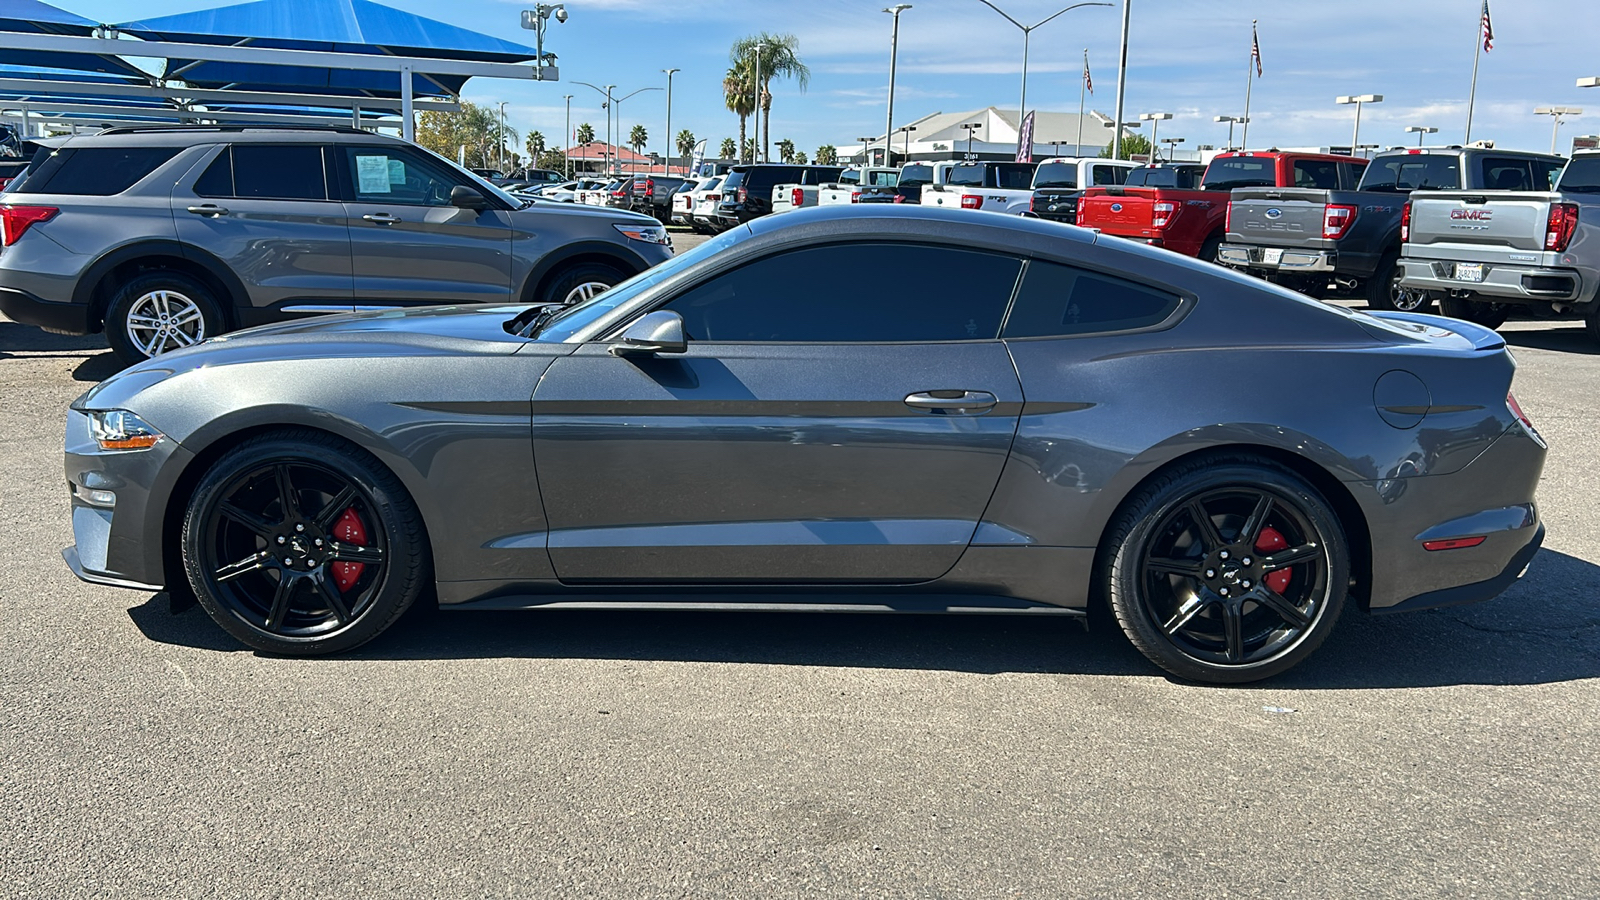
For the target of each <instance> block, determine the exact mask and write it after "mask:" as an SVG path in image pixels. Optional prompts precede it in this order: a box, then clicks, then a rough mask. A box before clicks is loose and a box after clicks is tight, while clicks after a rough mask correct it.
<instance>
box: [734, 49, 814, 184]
mask: <svg viewBox="0 0 1600 900" xmlns="http://www.w3.org/2000/svg"><path fill="white" fill-rule="evenodd" d="M757 45H760V47H761V84H760V85H759V86H758V90H757V95H758V96H759V97H760V98H761V100H760V102H761V135H760V140H761V147H762V149H763V152H762V154H761V155H762V158H766V157H767V156H768V154H767V153H766V152H765V151H766V150H767V149H768V148H770V146H771V144H772V127H771V126H772V81H773V79H774V78H777V79H780V80H781V79H787V78H793V79H794V81H795V84H797V85H799V87H800V90H802V91H803V90H805V89H806V88H807V87H808V86H809V85H810V84H811V69H809V68H807V66H806V64H805V63H804V62H803V61H801V59H800V39H799V38H797V37H795V36H794V35H792V34H769V33H767V32H765V31H763V32H761V33H760V34H757V35H751V36H750V37H747V38H744V39H742V40H740V41H737V42H735V43H734V45H733V50H732V52H731V53H730V54H729V56H730V58H731V59H732V60H733V61H734V63H735V64H736V65H737V64H738V63H740V62H748V64H749V66H750V68H751V69H754V68H755V60H756V46H757Z"/></svg>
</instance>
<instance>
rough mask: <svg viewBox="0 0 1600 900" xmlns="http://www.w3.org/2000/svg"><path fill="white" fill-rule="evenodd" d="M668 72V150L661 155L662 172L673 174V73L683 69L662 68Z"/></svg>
mask: <svg viewBox="0 0 1600 900" xmlns="http://www.w3.org/2000/svg"><path fill="white" fill-rule="evenodd" d="M661 71H663V72H665V73H667V152H666V153H665V154H663V155H662V157H661V174H663V175H671V174H672V75H673V73H674V72H682V71H683V70H682V69H662V70H661Z"/></svg>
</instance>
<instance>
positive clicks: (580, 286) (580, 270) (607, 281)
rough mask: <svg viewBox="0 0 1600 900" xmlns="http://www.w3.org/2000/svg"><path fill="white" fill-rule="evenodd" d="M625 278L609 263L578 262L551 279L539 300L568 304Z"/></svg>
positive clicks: (605, 289)
mask: <svg viewBox="0 0 1600 900" xmlns="http://www.w3.org/2000/svg"><path fill="white" fill-rule="evenodd" d="M627 280H628V276H627V275H625V274H623V272H622V270H621V269H619V268H617V267H616V266H613V265H610V264H609V263H579V264H578V265H576V266H572V267H570V268H568V269H565V270H563V271H562V272H561V274H559V275H557V276H556V277H555V278H554V279H552V280H551V281H550V283H549V285H548V286H546V287H545V289H544V296H543V297H540V298H539V302H541V303H559V304H561V305H563V306H570V305H572V304H574V303H577V302H579V301H581V300H587V299H588V298H589V297H591V296H594V295H596V294H600V293H603V292H605V291H608V290H610V289H612V288H614V287H616V286H617V285H619V284H621V283H622V282H624V281H627Z"/></svg>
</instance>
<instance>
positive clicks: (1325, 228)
mask: <svg viewBox="0 0 1600 900" xmlns="http://www.w3.org/2000/svg"><path fill="white" fill-rule="evenodd" d="M1229 205H1230V206H1231V205H1232V204H1229ZM1355 220H1356V208H1355V207H1354V206H1344V205H1341V204H1338V203H1329V204H1328V205H1327V206H1324V207H1323V208H1322V237H1323V239H1324V240H1329V241H1337V240H1338V239H1340V238H1342V237H1344V235H1345V232H1347V231H1349V230H1350V226H1351V225H1352V224H1354V223H1355Z"/></svg>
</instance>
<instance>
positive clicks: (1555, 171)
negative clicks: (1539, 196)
mask: <svg viewBox="0 0 1600 900" xmlns="http://www.w3.org/2000/svg"><path fill="white" fill-rule="evenodd" d="M1528 163H1529V165H1531V166H1532V167H1533V189H1534V190H1536V191H1549V190H1554V189H1555V184H1556V180H1557V179H1559V178H1560V177H1561V165H1562V164H1561V161H1560V160H1555V159H1534V160H1529V161H1528Z"/></svg>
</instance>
